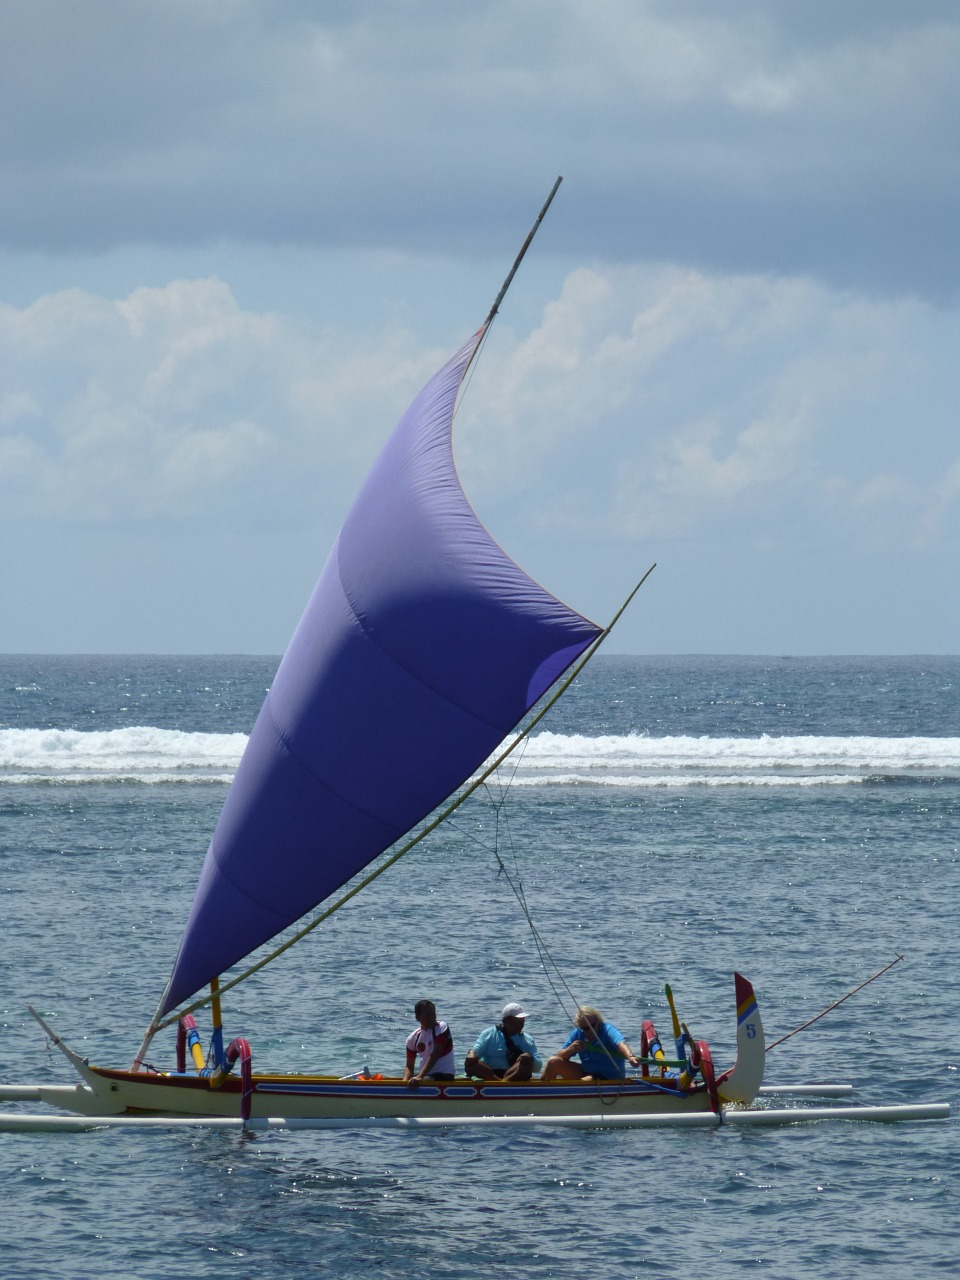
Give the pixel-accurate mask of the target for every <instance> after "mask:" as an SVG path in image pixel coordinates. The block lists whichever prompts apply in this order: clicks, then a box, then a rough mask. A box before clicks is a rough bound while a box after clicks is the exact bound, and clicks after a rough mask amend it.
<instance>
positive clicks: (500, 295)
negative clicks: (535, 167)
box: [483, 174, 563, 329]
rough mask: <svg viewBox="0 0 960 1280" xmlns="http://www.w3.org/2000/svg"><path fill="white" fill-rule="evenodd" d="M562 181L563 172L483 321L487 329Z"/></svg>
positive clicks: (551, 190) (544, 203)
mask: <svg viewBox="0 0 960 1280" xmlns="http://www.w3.org/2000/svg"><path fill="white" fill-rule="evenodd" d="M562 181H563V174H561V175H560V176H559V177H558V178H557V180H556V182H555V183H554V184H553V186H552V188H551V189H550V194H549V195H548V196H547V198H546V200H545V201H544V202H543V208H542V209H541V210H540V212H539V213H538V214H537V216H536V219H535V220H534V223H533V226H532V227H531V228H530V230H529V232H528V233H527V238H526V240H524V242H523V244H522V245H521V247H520V252H519V253H518V254H517V256H516V258H515V259H514V262H513V266H512V267H511V268H510V271H509V272H508V274H507V278H506V280H504V282H503V284H502V285H501V286H500V292H499V293H498V294H497V296H496V298H495V299H494V302H493V306H492V307H491V308H490V311H489V313H488V314H487V318H486V320H484V322H483V327H484V328H485V329H486V328H487V326H488V325H489V324H490V322H491V321H492V320H493V318H494V316H495V315H496V314H497V312H498V311H499V310H500V303H501V302H502V301H503V299H504V296H505V295H506V292H507V290H508V289H509V288H510V285H511V284H512V283H513V277H514V276H515V275H516V274H517V271H518V269H519V267H520V263H521V262H522V261H523V258H524V254H525V253H526V252H527V250H528V249H529V248H530V243H531V241H532V240H533V237H534V236H535V235H536V234H537V231H538V230H539V228H540V223H541V222H542V221H543V220H544V218H545V217H546V216H547V210H548V209H549V208H550V205H551V204H552V203H553V197H554V196H555V195H556V194H557V190H558V188H559V186H560V183H561V182H562Z"/></svg>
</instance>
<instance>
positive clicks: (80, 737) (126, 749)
mask: <svg viewBox="0 0 960 1280" xmlns="http://www.w3.org/2000/svg"><path fill="white" fill-rule="evenodd" d="M246 741H247V739H246V735H245V734H242V733H183V732H181V731H179V730H173V729H155V728H149V727H138V728H129V729H111V730H106V731H93V732H81V731H79V730H73V729H2V730H0V782H2V783H15V782H38V781H47V782H59V783H71V782H72V783H77V782H89V783H97V782H107V781H130V782H140V783H159V782H192V783H224V782H229V781H230V779H231V778H232V776H233V773H234V772H235V770H236V767H237V764H238V763H239V760H240V755H241V753H242V751H243V748H244V746H245V744H246ZM877 776H881V777H890V778H897V777H903V778H909V777H933V778H943V777H947V778H960V738H873V737H861V736H853V737H846V738H844V737H817V736H812V735H811V736H798V737H782V738H777V737H770V736H768V735H764V736H762V737H758V738H709V737H686V736H676V737H663V738H654V737H645V736H644V735H642V734H626V735H621V736H614V735H605V736H599V737H587V736H586V735H583V734H558V733H539V734H537V735H535V736H534V737H532V738H530V739H529V740H528V741H527V742H526V744H525V745H523V746H521V748H520V749H519V750H518V751H517V753H516V754H515V755H514V756H512V757H510V758H509V759H508V760H507V762H506V763H505V764H504V766H503V777H504V778H506V779H511V778H512V780H513V781H514V783H515V784H516V785H520V786H603V787H636V788H650V787H664V788H666V787H684V786H713V787H734V786H739V787H744V786H759V787H769V786H805V787H809V786H838V785H844V784H849V783H853V782H859V781H862V780H864V779H868V778H873V777H877Z"/></svg>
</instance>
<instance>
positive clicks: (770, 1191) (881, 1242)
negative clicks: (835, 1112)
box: [0, 656, 960, 1280]
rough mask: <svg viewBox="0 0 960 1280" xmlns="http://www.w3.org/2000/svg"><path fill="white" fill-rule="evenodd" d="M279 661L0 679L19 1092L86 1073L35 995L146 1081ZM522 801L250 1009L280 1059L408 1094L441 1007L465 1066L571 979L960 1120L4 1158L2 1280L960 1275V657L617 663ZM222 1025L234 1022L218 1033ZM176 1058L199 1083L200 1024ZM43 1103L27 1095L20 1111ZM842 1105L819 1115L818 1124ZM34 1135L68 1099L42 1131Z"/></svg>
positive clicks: (377, 892) (73, 1039)
mask: <svg viewBox="0 0 960 1280" xmlns="http://www.w3.org/2000/svg"><path fill="white" fill-rule="evenodd" d="M275 667H276V659H272V658H240V657H207V658H196V657H192V658H182V659H176V658H145V657H134V658H126V657H103V658H86V657H83V658H81V657H75V658H53V657H0V894H2V903H3V908H2V928H3V940H2V945H0V1023H2V1037H0V1080H2V1081H4V1082H33V1081H40V1080H44V1081H63V1082H66V1081H68V1080H69V1078H70V1077H69V1066H68V1064H67V1063H66V1061H65V1060H63V1059H62V1058H61V1057H60V1055H58V1054H57V1053H56V1051H55V1050H52V1049H51V1048H49V1047H48V1046H47V1045H46V1044H45V1041H44V1037H43V1035H42V1033H41V1032H40V1029H39V1028H38V1027H37V1025H36V1024H35V1023H34V1022H33V1021H32V1019H30V1017H29V1016H28V1015H27V1013H26V1004H27V1003H28V1002H32V1003H34V1004H35V1005H36V1006H37V1007H38V1008H40V1009H41V1010H42V1011H43V1012H45V1014H46V1015H47V1016H48V1017H49V1019H50V1020H51V1021H52V1022H53V1023H54V1025H55V1026H56V1028H57V1030H58V1032H59V1033H60V1034H61V1035H62V1036H63V1038H64V1039H65V1040H66V1041H67V1042H68V1043H70V1044H72V1045H73V1046H74V1047H75V1048H77V1049H79V1050H81V1051H82V1052H83V1053H84V1054H85V1055H88V1056H89V1057H90V1058H91V1060H93V1061H94V1062H98V1063H103V1064H108V1065H114V1064H120V1065H123V1064H126V1063H127V1062H129V1060H130V1058H131V1057H132V1055H133V1053H134V1051H135V1050H136V1048H137V1046H138V1044H139V1041H140V1037H141V1035H142V1032H143V1029H144V1027H145V1026H146V1024H147V1022H148V1021H149V1018H150V1015H151V1014H152V1012H153V1008H154V1006H155V1004H156V1001H157V999H158V998H159V995H160V992H161V989H162V987H163V983H164V981H165V979H166V976H167V974H168V972H169V967H170V964H171V962H172V960H173V956H174V953H175V951H176V947H177V944H178V941H179V936H180V930H181V928H182V925H183V921H184V918H185V915H186V912H187V910H188V908H189V904H190V902H191V900H192V896H193V891H194V888H195V884H196V879H197V875H198V873H199V868H200V864H201V862H202V859H203V855H204V852H205V848H206V844H207V841H208V839H209V836H210V833H211V831H212V829H213V826H214V824H215V822H216V818H217V814H218V812H219V808H220V805H221V804H222V801H223V797H224V794H225V791H226V787H227V785H228V782H229V779H230V777H231V775H232V772H233V769H234V768H235V766H236V762H237V760H238V758H239V755H240V752H241V750H242V747H243V742H244V740H245V734H246V732H247V730H248V729H249V727H250V725H251V724H252V722H253V719H254V717H255V715H256V712H257V710H258V708H259V705H260V702H261V700H262V698H263V694H264V692H265V690H266V688H267V687H268V686H269V683H270V680H271V678H272V675H273V672H274V670H275ZM518 756H519V759H517V760H516V761H515V762H512V763H511V764H510V765H509V766H506V767H505V768H504V769H503V771H502V773H501V777H500V779H499V781H498V785H496V786H491V787H490V788H488V789H487V790H486V792H485V793H484V794H482V795H480V796H478V797H477V799H476V800H475V801H471V802H469V804H468V805H467V806H465V808H464V810H463V811H462V812H461V815H460V816H459V817H458V818H457V819H456V820H455V822H451V823H449V824H448V825H447V826H446V827H445V828H443V829H441V830H440V831H438V832H436V833H435V834H434V835H433V836H431V837H429V838H428V839H427V840H426V841H425V842H424V843H423V844H422V845H421V846H419V847H418V848H417V850H416V851H415V852H412V853H411V854H410V855H408V856H407V857H406V858H405V859H404V860H402V861H401V862H400V863H398V864H397V865H396V866H394V867H392V868H391V869H390V870H389V871H388V872H386V874H385V875H384V876H383V877H382V878H381V879H379V880H378V881H376V883H375V884H373V885H371V886H370V887H369V888H368V889H367V890H365V891H364V893H362V894H361V895H359V896H358V897H357V898H356V899H355V900H354V901H353V902H352V903H351V904H350V905H348V906H347V907H345V908H344V909H343V910H342V911H341V912H339V913H338V914H337V915H336V916H335V917H333V918H332V919H331V920H330V921H329V922H327V923H326V924H324V925H323V926H321V928H320V929H318V930H317V931H315V933H313V934H312V935H311V936H310V937H309V938H308V939H307V940H305V941H304V942H303V943H302V944H300V946H299V947H297V948H295V949H294V950H293V951H292V952H290V953H288V954H287V955H286V956H284V957H283V958H281V959H280V960H278V961H277V962H276V963H275V964H274V965H273V966H272V967H271V968H270V969H268V970H267V971H265V972H264V973H263V974H261V975H259V976H257V977H256V978H253V979H251V981H250V982H248V983H247V984H245V985H243V986H241V987H239V988H237V989H236V990H235V991H233V992H231V993H229V995H228V996H227V998H226V1002H225V1003H226V1008H225V1023H226V1032H227V1034H228V1035H245V1036H246V1037H247V1038H248V1039H249V1040H250V1041H251V1044H252V1048H253V1057H254V1064H255V1066H261V1067H263V1068H275V1069H285V1070H310V1069H317V1070H327V1071H336V1072H338V1073H344V1074H345V1073H347V1072H349V1071H355V1070H357V1069H358V1068H360V1067H361V1066H362V1065H363V1064H364V1063H367V1064H369V1066H370V1067H371V1069H373V1070H384V1071H392V1070H394V1071H395V1070H397V1069H399V1067H400V1065H401V1063H402V1054H403V1040H404V1037H405V1035H406V1034H407V1032H408V1031H409V1030H411V1029H412V1026H413V1018H412V1006H413V1003H414V1001H415V1000H416V999H418V998H419V997H420V996H423V995H427V996H429V997H431V998H433V999H434V1000H436V1002H437V1004H438V1006H439V1009H440V1013H441V1016H443V1017H445V1018H447V1019H448V1020H449V1022H450V1023H451V1026H452V1028H453V1031H454V1037H455V1042H456V1047H457V1051H458V1053H461V1052H464V1051H465V1050H466V1049H467V1048H469V1047H470V1044H472V1042H473V1039H474V1037H475V1035H476V1033H477V1031H479V1030H480V1029H481V1028H482V1027H483V1026H485V1025H488V1024H489V1023H490V1022H491V1021H493V1020H495V1018H496V1016H497V1013H498V1011H499V1009H500V1007H501V1006H502V1004H503V1003H504V1002H505V1001H506V1000H508V999H519V1000H522V1001H523V1002H524V1003H525V1004H526V1005H527V1006H528V1008H529V1009H530V1010H531V1019H530V1023H529V1027H528V1029H529V1030H530V1031H531V1032H532V1034H533V1035H534V1037H535V1038H536V1040H537V1042H538V1045H539V1046H540V1048H541V1050H544V1051H550V1050H551V1049H552V1048H554V1047H556V1046H557V1045H559V1043H561V1041H562V1039H563V1038H564V1037H565V1035H566V1031H567V1027H568V1023H567V1015H566V1012H565V1007H564V1005H565V1002H567V1003H568V997H567V996H566V994H565V991H564V988H563V987H562V986H560V985H559V984H558V983H557V981H556V979H555V978H554V980H553V981H552V982H551V981H550V980H549V978H548V975H547V974H546V973H545V971H544V968H543V966H542V964H541V959H540V955H539V953H538V949H537V946H536V945H535V943H534V940H533V938H532V935H531V932H530V929H529V927H528V925H527V922H526V920H525V918H524V915H523V912H522V911H521V910H520V907H519V905H518V902H517V896H516V892H515V890H521V891H522V893H523V896H524V898H525V902H526V905H527V907H528V909H529V911H530V913H531V915H532V917H533V919H534V921H535V923H536V925H537V928H538V930H539V932H540V934H541V935H542V937H543V938H544V940H545V941H546V944H547V946H548V948H549V953H550V956H551V958H552V960H553V961H554V962H555V964H556V966H557V967H558V969H559V970H560V972H561V973H562V975H563V978H564V981H565V982H566V984H567V985H568V987H569V990H570V991H572V992H573V993H574V994H575V996H576V997H577V998H578V999H579V1000H581V1001H582V1002H584V1001H585V1002H590V1003H594V1004H597V1005H599V1007H600V1008H601V1009H602V1010H603V1011H604V1013H605V1015H606V1016H608V1017H610V1018H611V1019H612V1020H613V1021H615V1022H617V1023H618V1025H619V1026H621V1027H622V1028H623V1030H624V1031H625V1032H626V1034H627V1035H628V1037H630V1038H631V1039H632V1040H633V1041H634V1045H635V1047H636V1043H637V1042H638V1040H639V1025H640V1022H641V1020H642V1019H643V1018H645V1017H650V1016H652V1017H654V1019H655V1020H656V1021H657V1022H658V1024H659V1025H660V1026H661V1028H662V1029H663V1030H664V1031H668V1030H669V1015H668V1013H667V1009H666V1002H665V998H664V992H663V986H664V983H665V982H669V983H670V984H671V985H672V987H673V990H674V993H675V995H676V997H677V1001H678V1005H679V1008H680V1012H681V1016H683V1017H684V1018H685V1019H686V1020H687V1021H688V1022H689V1023H690V1025H691V1029H692V1030H693V1031H694V1032H695V1034H696V1035H698V1036H703V1037H705V1038H706V1039H708V1040H709V1041H710V1042H711V1045H712V1047H713V1049H714V1056H715V1058H716V1059H717V1060H718V1062H719V1064H720V1065H721V1067H722V1066H724V1065H727V1064H728V1063H729V1060H730V1057H731V1054H732V1052H733V1047H734V1026H735V1024H734V1008H733V982H732V976H731V975H732V972H733V970H734V969H739V970H740V971H742V972H743V973H745V974H747V975H748V976H749V977H750V978H751V980H752V981H753V983H754V985H755V987H756V990H757V994H758V999H759V1002H760V1007H761V1010H762V1012H763V1016H764V1021H765V1025H766V1030H767V1038H768V1042H772V1041H774V1040H776V1039H778V1038H779V1037H781V1036H783V1035H786V1034H787V1033H788V1032H790V1031H793V1030H794V1029H795V1028H797V1027H799V1026H800V1025H801V1024H803V1023H805V1022H806V1021H807V1020H808V1019H810V1018H812V1017H813V1016H814V1015H815V1014H818V1013H820V1012H821V1011H822V1010H823V1009H825V1008H826V1007H827V1006H828V1005H830V1004H831V1003H833V1002H834V1001H836V1000H838V999H839V998H840V997H842V996H843V995H845V994H846V993H847V992H848V991H850V990H851V989H852V988H853V987H855V986H856V985H857V984H858V983H861V982H863V981H864V980H865V979H867V978H869V977H870V976H871V975H872V974H873V973H875V972H876V971H877V970H879V969H881V968H882V967H883V966H884V965H886V964H888V963H889V962H890V961H892V960H894V959H895V957H896V956H898V955H902V956H903V957H904V958H903V960H902V961H900V962H898V963H897V964H896V965H895V966H894V967H893V968H892V969H891V970H890V971H889V972H888V973H886V974H885V975H884V976H883V977H881V978H879V979H878V980H877V981H876V982H873V983H871V984H870V985H869V986H867V987H866V988H865V989H864V990H862V991H861V992H859V993H858V994H857V995H855V996H853V997H851V998H850V999H849V1000H846V1001H844V1002H843V1003H842V1004H841V1005H840V1006H839V1007H838V1008H836V1009H835V1010H833V1011H832V1012H830V1013H828V1014H827V1015H826V1016H824V1017H823V1018H822V1019H820V1020H819V1021H817V1022H816V1023H815V1024H814V1025H813V1026H811V1027H809V1028H808V1029H807V1030H805V1031H801V1032H799V1033H798V1034H796V1035H794V1036H792V1037H791V1038H790V1039H789V1040H787V1041H786V1042H785V1043H783V1044H782V1045H780V1046H778V1047H777V1048H775V1049H771V1050H770V1052H769V1055H768V1060H767V1080H768V1083H777V1082H791V1081H803V1080H833V1081H842V1082H851V1083H853V1084H854V1085H855V1086H856V1093H855V1095H854V1100H856V1101H859V1102H863V1103H883V1102H920V1101H949V1102H951V1104H952V1105H953V1109H954V1114H953V1116H952V1117H951V1118H950V1119H949V1120H947V1121H939V1122H927V1123H906V1124H896V1125H875V1124H867V1123H861V1122H832V1123H816V1124H807V1125H798V1126H789V1127H783V1128H773V1129H764V1130H759V1131H747V1130H737V1129H732V1128H728V1129H722V1128H721V1129H720V1130H717V1131H709V1132H692V1131H691V1132H682V1131H670V1130H657V1131H651V1132H646V1133H645V1132H643V1131H639V1130H638V1131H633V1132H629V1131H627V1132H622V1131H593V1132H583V1131H576V1130H569V1131H565V1130H538V1129H528V1130H523V1131H520V1132H515V1131H510V1130H499V1131H498V1130H490V1131H485V1132H482V1133H479V1132H474V1131H472V1130H469V1129H460V1130H458V1129H451V1130H448V1131H436V1132H432V1133H426V1134H425V1133H390V1132H377V1131H362V1132H357V1133H349V1132H334V1133H285V1134H284V1133H272V1134H264V1135H258V1136H246V1137H244V1136H240V1135H238V1134H236V1133H233V1134H227V1133H219V1132H202V1131H197V1132H188V1131H180V1132H177V1131H170V1132H151V1133H142V1132H124V1131H120V1130H104V1131H100V1132H96V1133H86V1134H75V1135H67V1134H46V1135H44V1134H34V1135H30V1134H0V1177H2V1182H3V1188H4V1191H3V1212H2V1213H0V1276H3V1277H7V1276H11V1277H13V1276H17V1277H21V1276H22V1277H30V1278H31V1280H39V1278H41V1277H47V1276H50V1277H52V1276H57V1277H62V1276H64V1275H68V1276H71V1277H77V1278H78V1280H79V1278H81V1277H84V1278H86V1277H98V1278H99V1277H108V1278H111V1280H112V1278H120V1277H123V1278H127V1277H142V1278H144V1280H152V1278H153V1277H167V1276H179V1275H191V1276H196V1277H215V1276H234V1277H237V1276H239V1277H247V1276H250V1277H252V1276H257V1277H262V1278H263V1280H273V1278H274V1277H277V1278H279V1277H288V1276H291V1275H296V1274H305V1275H327V1274H333V1273H335V1274H338V1275H340V1276H345V1277H366V1276H369V1275H374V1274H375V1275H377V1276H379V1277H383V1278H384V1280H392V1278H393V1277H396V1278H397V1280H400V1278H403V1280H408V1278H409V1277H410V1276H411V1275H420V1274H427V1273H429V1274H432V1275H434V1276H438V1277H441V1278H443V1280H446V1278H448V1277H451V1278H452V1277H461V1276H465V1275H467V1274H474V1273H477V1274H483V1275H486V1276H491V1277H508V1276H509V1277H512V1276H515V1275H518V1274H523V1275H526V1276H530V1277H548V1276H550V1277H553V1276H556V1277H566V1276H579V1275H582V1274H584V1273H589V1274H590V1275H592V1276H594V1277H600V1278H601V1280H607V1277H610V1278H611V1280H612V1278H613V1277H632V1276H648V1275H657V1276H660V1277H679V1276H686V1275H688V1274H689V1273H690V1272H691V1271H699V1272H703V1273H704V1274H707V1275H711V1276H715V1277H719V1278H721V1280H723V1278H724V1277H733V1276H741V1275H743V1274H750V1273H755V1274H767V1275H771V1276H772V1275H776V1276H778V1277H780V1276H787V1277H804V1278H805V1277H817V1278H818V1280H822V1278H824V1277H838V1278H840V1277H850V1276H861V1275H862V1276H868V1275H869V1276H872V1277H873V1276H876V1277H888V1276H889V1277H894V1276H896V1277H897V1278H898V1280H901V1278H902V1277H903V1276H904V1275H909V1276H919V1277H927V1276H937V1275H944V1276H947V1275H951V1276H952V1275H954V1274H956V1272H957V1269H958V1266H960V1262H958V1259H960V1194H958V1185H960V1145H958V1124H960V1120H958V1116H960V1098H958V1096H957V1095H958V1087H957V1086H958V1062H960V1054H958V1049H957V1037H958V1033H960V946H958V932H960V930H958V923H957V921H958V907H960V869H958V861H960V859H958V845H960V659H956V658H943V657H934V658H860V659H857V658H836V659H831V658H779V657H778V658H729V657H723V658H710V657H695V658H694V657H691V658H679V657H678V658H639V657H638V658H625V657H624V658H617V657H605V656H601V657H599V658H597V659H596V660H595V661H594V663H593V664H592V666H591V667H590V668H588V670H587V671H586V672H585V673H584V675H583V676H582V677H581V679H580V680H579V681H578V683H577V684H576V685H574V686H573V688H572V689H571V690H570V691H569V693H568V694H567V695H566V696H565V697H564V698H563V699H562V700H561V702H560V703H559V704H558V705H557V706H556V707H555V708H554V709H553V710H552V711H551V712H550V714H549V717H548V718H547V719H546V720H545V721H544V722H543V724H542V726H541V731H540V732H538V733H537V734H536V735H535V737H534V738H533V739H532V740H531V741H530V742H529V743H528V744H527V746H526V747H525V749H523V751H522V753H518ZM199 1020H200V1021H201V1023H202V1021H203V1015H202V1014H201V1015H199ZM149 1056H150V1058H151V1060H152V1061H155V1062H158V1063H161V1064H163V1063H165V1062H171V1063H172V1060H173V1056H174V1046H173V1039H172V1033H171V1032H167V1033H165V1034H164V1035H161V1036H160V1037H158V1039H157V1041H156V1042H155V1044H154V1046H153V1047H152V1048H151V1052H150V1055H149ZM7 1105H9V1104H7ZM820 1105H823V1104H820ZM20 1109H26V1110H35V1109H36V1107H35V1106H26V1107H24V1106H22V1105H21V1107H20Z"/></svg>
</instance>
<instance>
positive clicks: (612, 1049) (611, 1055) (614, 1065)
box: [563, 1022, 627, 1080]
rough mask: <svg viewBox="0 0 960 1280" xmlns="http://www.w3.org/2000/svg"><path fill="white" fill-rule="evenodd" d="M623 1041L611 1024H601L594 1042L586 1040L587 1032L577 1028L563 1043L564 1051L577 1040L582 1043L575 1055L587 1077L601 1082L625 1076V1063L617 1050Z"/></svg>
mask: <svg viewBox="0 0 960 1280" xmlns="http://www.w3.org/2000/svg"><path fill="white" fill-rule="evenodd" d="M622 1039H623V1032H622V1031H621V1030H620V1028H619V1027H615V1026H614V1025H613V1023H612V1022H601V1024H600V1034H599V1036H598V1038H597V1039H596V1040H594V1041H592V1042H591V1041H590V1040H588V1038H587V1032H586V1031H581V1030H580V1028H579V1027H574V1029H573V1030H572V1031H571V1032H570V1034H569V1035H568V1036H567V1038H566V1040H565V1041H564V1042H563V1047H564V1049H566V1048H568V1047H569V1046H570V1045H572V1044H574V1043H575V1041H577V1040H582V1041H583V1042H584V1045H583V1048H582V1049H580V1051H579V1052H578V1053H577V1054H576V1055H575V1056H576V1057H578V1058H579V1059H580V1065H581V1067H583V1069H584V1071H585V1072H586V1074H587V1075H588V1076H599V1077H600V1079H601V1080H622V1079H623V1078H624V1076H625V1075H626V1074H627V1061H626V1058H624V1057H623V1056H622V1055H621V1054H620V1053H619V1052H618V1050H617V1045H618V1044H619V1043H620V1041H621V1040H622Z"/></svg>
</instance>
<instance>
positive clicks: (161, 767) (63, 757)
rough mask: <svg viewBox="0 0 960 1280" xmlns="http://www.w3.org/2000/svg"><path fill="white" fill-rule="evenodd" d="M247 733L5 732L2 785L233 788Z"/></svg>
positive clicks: (0, 733) (0, 740) (0, 744)
mask: <svg viewBox="0 0 960 1280" xmlns="http://www.w3.org/2000/svg"><path fill="white" fill-rule="evenodd" d="M246 741H247V737H246V734H243V733H183V732H181V731H180V730H177V729H154V728H150V727H137V728H130V729H108V730H103V731H92V732H81V731H80V730H77V729H0V782H6V783H10V782H38V781H46V782H107V781H130V782H229V781H230V779H231V778H232V777H233V774H234V772H235V771H236V768H237V764H238V763H239V760H240V755H241V753H242V751H243V748H244V746H245V745H246Z"/></svg>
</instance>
